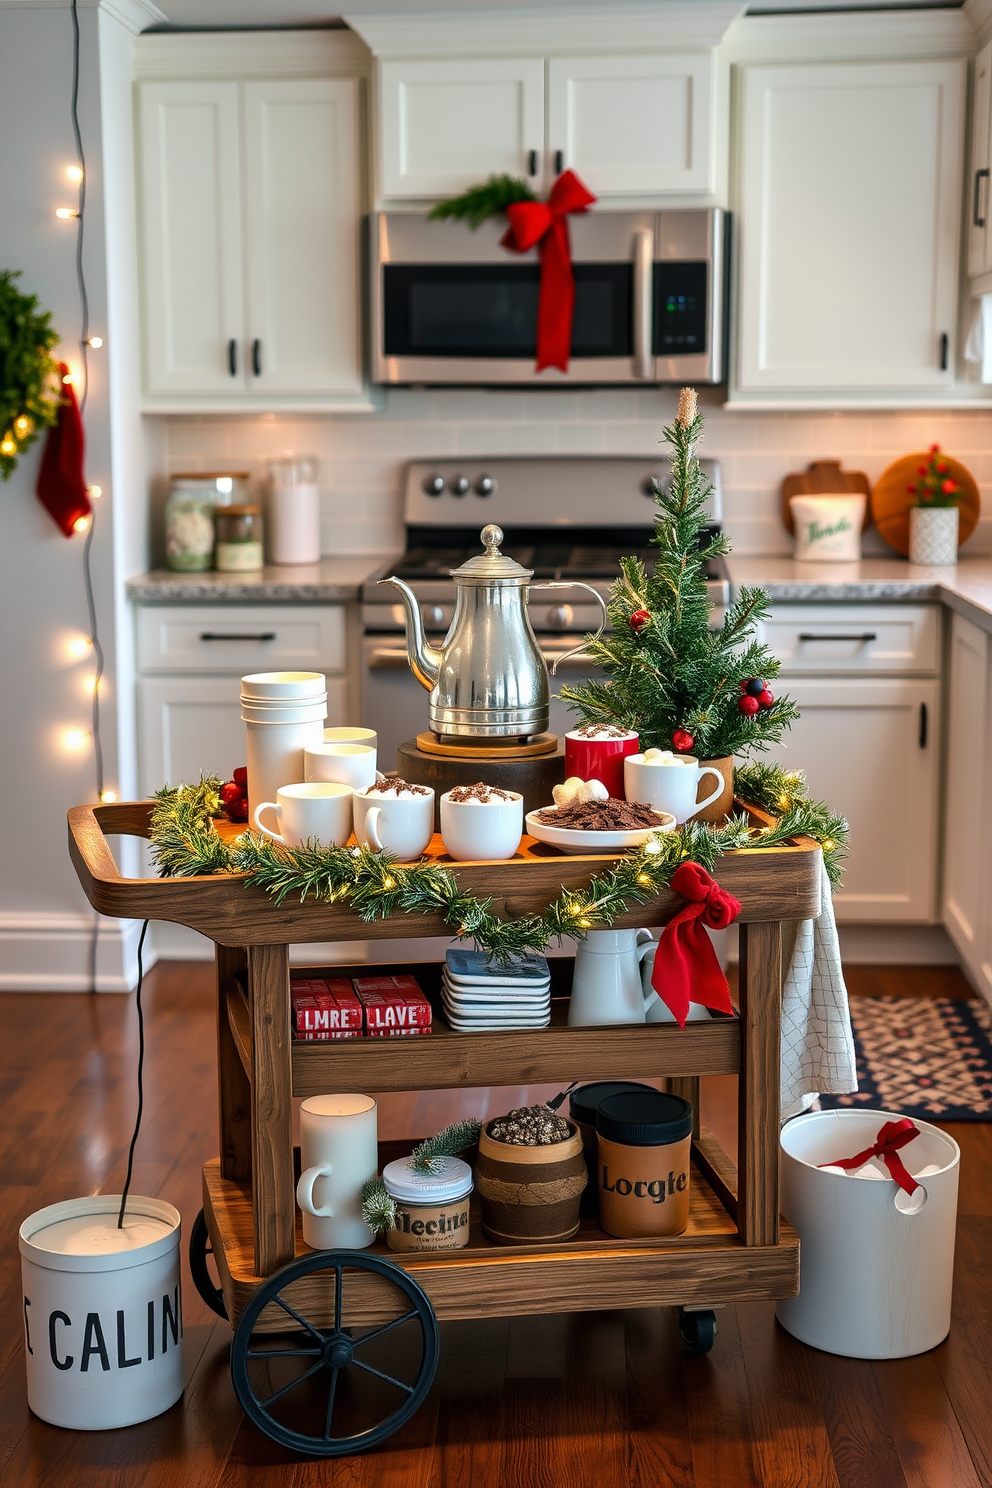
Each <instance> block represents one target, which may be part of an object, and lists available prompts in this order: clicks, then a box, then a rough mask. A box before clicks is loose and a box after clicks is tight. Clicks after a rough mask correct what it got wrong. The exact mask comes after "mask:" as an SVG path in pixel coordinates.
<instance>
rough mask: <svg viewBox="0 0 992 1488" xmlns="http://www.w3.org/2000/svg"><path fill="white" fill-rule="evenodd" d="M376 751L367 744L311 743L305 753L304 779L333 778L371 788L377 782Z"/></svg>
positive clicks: (344, 783) (365, 788) (353, 788)
mask: <svg viewBox="0 0 992 1488" xmlns="http://www.w3.org/2000/svg"><path fill="white" fill-rule="evenodd" d="M375 777H376V769H375V750H374V749H370V748H369V746H368V745H367V744H336V743H335V744H328V743H327V742H326V740H325V742H324V743H323V744H311V745H310V747H309V748H308V749H307V750H306V751H305V752H304V756H303V778H304V780H331V781H334V782H336V783H337V784H338V785H350V786H351V788H352V790H368V788H369V786H370V785H375Z"/></svg>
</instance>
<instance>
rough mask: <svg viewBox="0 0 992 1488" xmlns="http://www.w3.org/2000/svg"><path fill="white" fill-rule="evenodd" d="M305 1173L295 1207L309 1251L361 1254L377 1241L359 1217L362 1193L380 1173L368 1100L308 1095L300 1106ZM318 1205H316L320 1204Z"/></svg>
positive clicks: (371, 1103)
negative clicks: (301, 1214) (301, 1215)
mask: <svg viewBox="0 0 992 1488" xmlns="http://www.w3.org/2000/svg"><path fill="white" fill-rule="evenodd" d="M300 1158H301V1165H302V1168H303V1172H302V1173H301V1174H300V1181H299V1183H298V1184H297V1185H296V1202H297V1203H298V1204H299V1206H300V1208H301V1209H302V1210H303V1238H304V1240H305V1241H306V1243H307V1244H308V1245H309V1246H310V1247H311V1249H313V1250H337V1249H339V1248H342V1247H343V1248H344V1249H347V1250H361V1249H363V1248H364V1247H365V1246H366V1245H371V1244H372V1241H373V1240H374V1239H375V1236H374V1235H373V1233H372V1231H371V1230H370V1229H369V1227H368V1225H367V1224H366V1223H365V1221H364V1219H363V1218H362V1189H363V1187H364V1186H365V1184H366V1183H367V1182H368V1180H369V1179H370V1178H374V1177H375V1175H376V1173H377V1172H378V1170H379V1148H378V1143H377V1131H376V1106H375V1101H374V1100H373V1099H372V1097H371V1096H370V1095H312V1096H311V1097H310V1098H309V1100H305V1101H304V1102H303V1104H302V1105H301V1107H300ZM318 1201H319V1202H318Z"/></svg>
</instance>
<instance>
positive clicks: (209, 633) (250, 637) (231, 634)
mask: <svg viewBox="0 0 992 1488" xmlns="http://www.w3.org/2000/svg"><path fill="white" fill-rule="evenodd" d="M275 638H276V633H275V631H274V630H258V631H227V630H201V631H200V640H201V641H274V640H275Z"/></svg>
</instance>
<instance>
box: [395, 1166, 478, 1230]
mask: <svg viewBox="0 0 992 1488" xmlns="http://www.w3.org/2000/svg"><path fill="white" fill-rule="evenodd" d="M439 1163H440V1168H439V1171H437V1172H434V1173H422V1172H420V1171H419V1170H418V1169H417V1168H415V1167H414V1166H413V1159H412V1158H410V1157H402V1158H397V1159H396V1161H395V1162H391V1163H387V1164H386V1166H385V1167H384V1168H383V1170H382V1181H383V1183H384V1184H385V1186H386V1192H387V1193H388V1194H389V1195H390V1197H391V1198H393V1199H394V1200H395V1201H396V1222H395V1224H394V1225H393V1228H392V1229H391V1230H387V1232H386V1244H387V1245H388V1246H389V1248H390V1250H396V1251H418V1250H461V1249H462V1247H463V1246H465V1245H467V1244H468V1235H469V1198H470V1195H471V1193H472V1169H471V1168H470V1167H469V1165H468V1163H467V1162H463V1161H462V1159H461V1158H460V1157H445V1158H441V1159H439Z"/></svg>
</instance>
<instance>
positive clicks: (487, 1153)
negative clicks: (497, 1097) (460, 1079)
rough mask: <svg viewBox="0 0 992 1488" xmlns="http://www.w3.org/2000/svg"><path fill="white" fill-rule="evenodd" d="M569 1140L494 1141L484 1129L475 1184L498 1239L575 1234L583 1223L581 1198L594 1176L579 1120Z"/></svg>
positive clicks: (486, 1227) (485, 1224)
mask: <svg viewBox="0 0 992 1488" xmlns="http://www.w3.org/2000/svg"><path fill="white" fill-rule="evenodd" d="M568 1124H569V1128H570V1134H569V1136H567V1137H566V1138H565V1139H564V1141H561V1142H552V1143H549V1144H548V1145H547V1146H544V1147H517V1146H515V1145H513V1144H512V1143H510V1142H494V1141H493V1139H492V1137H491V1136H490V1135H489V1126H490V1125H491V1123H487V1124H486V1125H485V1126H484V1127H483V1129H482V1132H481V1133H480V1135H479V1157H478V1161H477V1162H476V1165H475V1187H476V1191H477V1193H478V1194H479V1197H480V1199H481V1200H482V1229H483V1232H484V1233H485V1235H486V1236H487V1237H488V1238H489V1239H490V1240H495V1241H496V1243H497V1244H498V1245H520V1244H526V1243H528V1242H533V1241H548V1242H554V1241H560V1240H570V1239H571V1237H572V1236H573V1235H574V1234H575V1232H576V1230H577V1229H578V1228H579V1200H580V1198H581V1197H582V1191H583V1189H584V1188H585V1186H586V1184H587V1183H588V1181H589V1175H588V1173H587V1171H586V1160H585V1156H584V1154H583V1151H582V1133H581V1132H580V1131H579V1129H578V1127H577V1126H576V1124H575V1122H574V1121H570V1122H569V1123H568Z"/></svg>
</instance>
